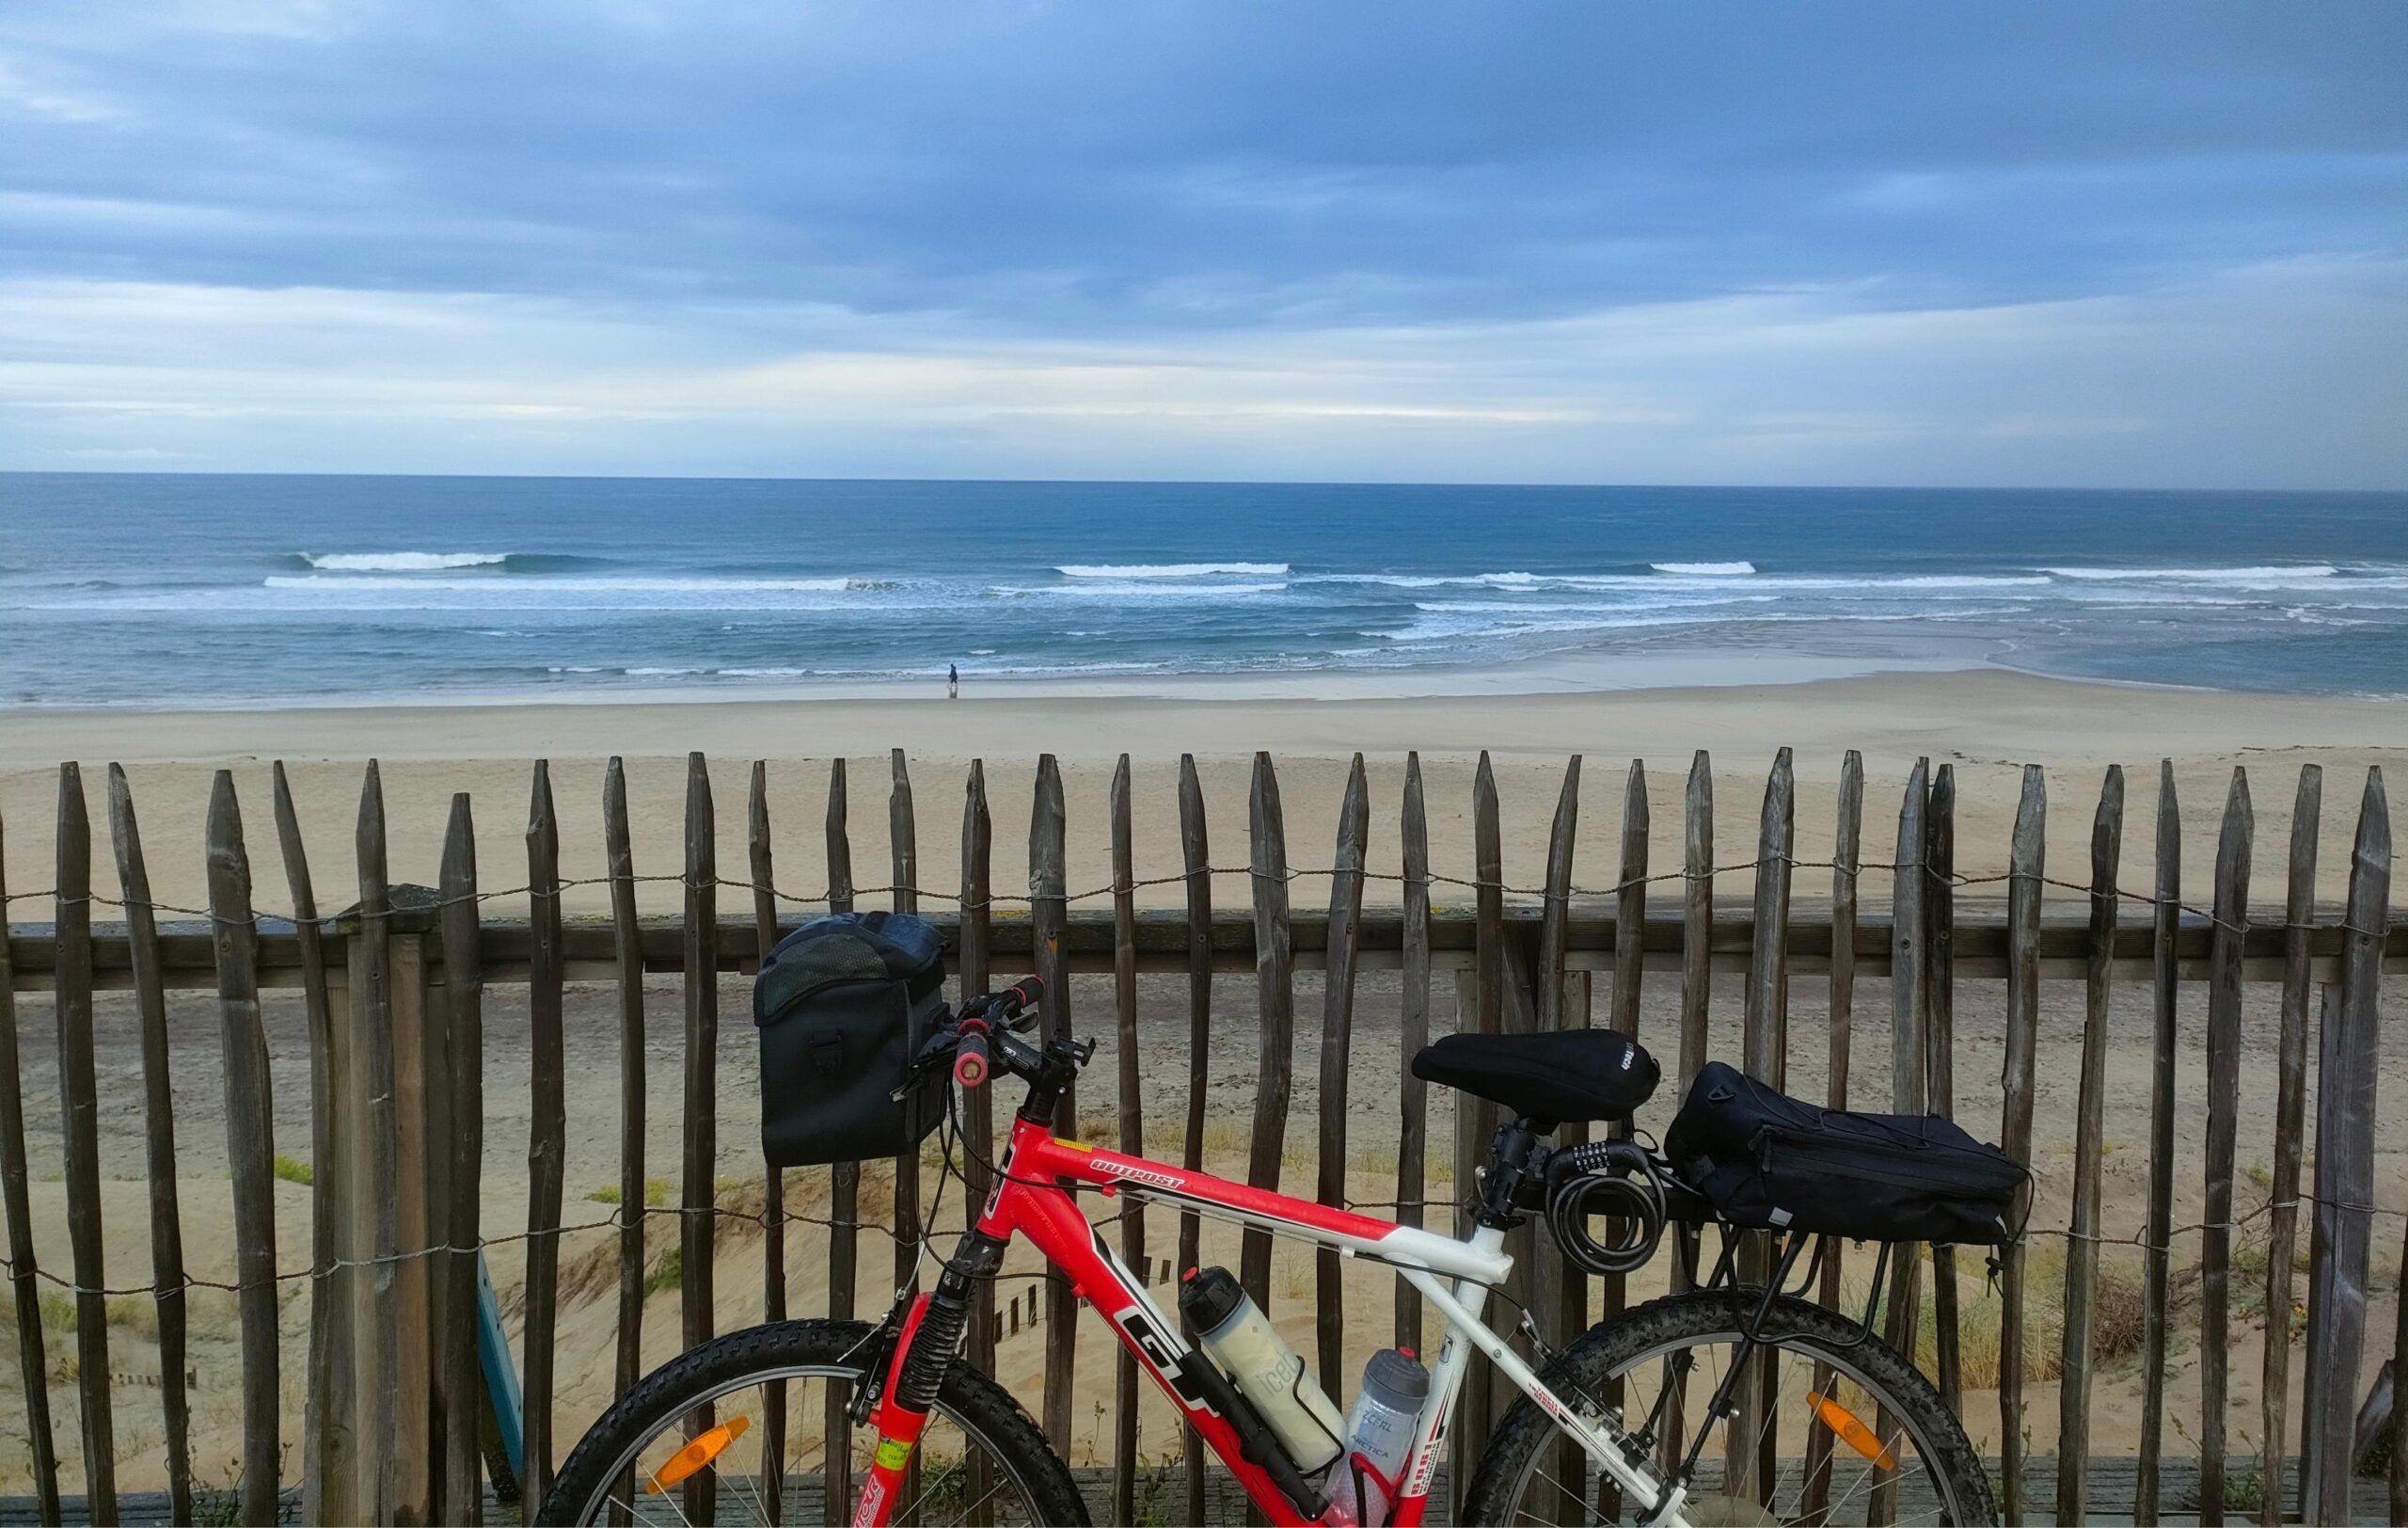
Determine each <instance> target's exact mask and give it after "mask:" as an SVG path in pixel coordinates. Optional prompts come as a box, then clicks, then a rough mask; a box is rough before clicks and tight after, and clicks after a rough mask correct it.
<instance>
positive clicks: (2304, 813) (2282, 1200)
mask: <svg viewBox="0 0 2408 1528" xmlns="http://www.w3.org/2000/svg"><path fill="white" fill-rule="evenodd" d="M2323 815H2324V771H2323V770H2322V769H2321V768H2320V767H2318V766H2317V765H2314V764H2304V765H2302V766H2301V767H2300V772H2299V793H2298V795H2297V796H2296V797H2295V798H2294V799H2293V801H2292V803H2291V853H2290V883H2289V887H2288V888H2287V889H2288V896H2287V898H2286V899H2285V903H2284V914H2283V1017H2282V1027H2281V1030H2280V1033H2279V1035H2278V1038H2277V1039H2276V1041H2275V1046H2274V1050H2275V1057H2276V1065H2275V1070H2276V1075H2277V1082H2276V1085H2275V1093H2274V1175H2273V1183H2271V1184H2269V1185H2268V1186H2267V1200H2268V1202H2269V1203H2270V1205H2271V1206H2272V1207H2271V1209H2270V1210H2269V1211H2268V1213H2267V1217H2266V1313H2267V1320H2266V1350H2265V1364H2264V1370H2263V1377H2262V1379H2261V1381H2260V1383H2261V1386H2262V1390H2263V1404H2264V1418H2263V1425H2261V1426H2260V1427H2259V1429H2258V1438H2259V1440H2260V1442H2259V1450H2258V1454H2259V1458H2260V1459H2261V1461H2262V1463H2261V1466H2260V1470H2259V1478H2260V1479H2261V1480H2262V1481H2263V1482H2264V1486H2263V1494H2264V1498H2265V1500H2264V1501H2263V1502H2262V1503H2261V1504H2260V1505H2259V1507H2258V1511H2257V1520H2258V1522H2259V1524H2260V1525H2261V1528H2281V1525H2282V1521H2283V1504H2284V1503H2286V1502H2288V1501H2289V1499H2290V1497H2289V1492H2288V1490H2287V1488H2286V1482H2285V1480H2284V1472H2285V1466H2286V1465H2287V1464H2288V1462H2289V1456H2290V1447H2289V1437H2290V1426H2289V1409H2290V1377H2291V1365H2290V1354H2291V1324H2290V1315H2289V1313H2290V1309H2291V1287H2292V1272H2293V1270H2292V1267H2291V1257H2292V1254H2293V1251H2294V1249H2296V1248H2297V1247H2298V1245H2299V1163H2300V1152H2301V1149H2302V1147H2303V1146H2304V1144H2305V1142H2304V1140H2303V1139H2302V1137H2303V1136H2304V1134H2305V1128H2306V1122H2307V1003H2308V995H2309V992H2308V981H2309V979H2308V954H2309V950H2308V945H2309V940H2310V938H2311V937H2312V935H2313V933H2314V925H2315V922H2316V845H2317V832H2318V829H2319V828H2320V827H2321V825H2322V820H2323ZM2395 1372H2396V1371H2395ZM2393 1414H2394V1415H2395V1416H2399V1415H2408V1412H2403V1411H2400V1410H2399V1409H2395V1410H2394V1413H2393Z"/></svg>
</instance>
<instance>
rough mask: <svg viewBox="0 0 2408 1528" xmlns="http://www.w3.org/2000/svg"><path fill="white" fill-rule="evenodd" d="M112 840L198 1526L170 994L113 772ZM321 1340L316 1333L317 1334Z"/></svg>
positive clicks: (181, 1437)
mask: <svg viewBox="0 0 2408 1528" xmlns="http://www.w3.org/2000/svg"><path fill="white" fill-rule="evenodd" d="M109 839H110V842H111V843H112V844H113V845H114V846H115V848H116V850H117V880H118V886H119V895H121V896H122V897H123V898H124V899H125V942H126V952H127V954H128V956H129V957H130V958H131V961H132V963H133V967H134V1000H135V1016H136V1020H137V1023H138V1026H139V1028H140V1031H141V1043H142V1105H143V1108H142V1112H143V1127H144V1128H143V1139H144V1144H145V1146H146V1147H147V1152H146V1155H145V1164H146V1166H147V1167H148V1168H149V1170H150V1281H151V1286H152V1287H151V1301H152V1310H153V1311H154V1312H155V1313H156V1315H157V1318H158V1323H159V1409H160V1420H161V1422H162V1424H163V1425H164V1427H165V1432H166V1436H165V1437H164V1438H163V1439H162V1440H161V1441H162V1443H163V1445H164V1446H165V1448H166V1456H167V1507H168V1515H169V1516H170V1517H171V1518H172V1519H173V1520H175V1521H177V1522H190V1521H191V1520H192V1409H191V1406H190V1404H189V1401H188V1399H187V1397H186V1394H185V1390H184V1324H185V1323H184V1316H185V1312H186V1309H187V1306H186V1301H185V1295H184V1240H183V1214H182V1207H181V1205H180V1204H179V1203H178V1200H177V1194H176V1103H175V1088H174V1075H173V1073H172V1070H171V1063H170V1061H169V1058H168V1051H167V994H166V988H165V987H164V986H163V985H162V983H161V980H160V971H159V925H158V918H157V916H156V915H155V913H154V912H153V910H152V908H151V906H150V867H149V866H148V865H146V864H145V863H144V860H143V855H142V830H141V828H140V826H139V825H138V824H137V823H136V821H135V816H134V790H133V788H132V787H131V786H130V785H128V784H127V782H126V778H125V771H124V770H122V769H120V768H119V767H118V766H117V765H115V764H112V765H110V766H109ZM313 1335H314V1332H313Z"/></svg>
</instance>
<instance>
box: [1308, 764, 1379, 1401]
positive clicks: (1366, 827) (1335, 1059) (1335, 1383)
mask: <svg viewBox="0 0 2408 1528" xmlns="http://www.w3.org/2000/svg"><path fill="white" fill-rule="evenodd" d="M1370 831H1371V803H1370V786H1369V785H1368V784H1367V783H1366V781H1365V780H1364V777H1363V756H1362V755H1360V754H1357V755H1355V763H1354V767H1353V768H1352V769H1350V770H1348V771H1347V773H1346V796H1345V799H1344V801H1342V802H1341V803H1340V804H1339V808H1338V844H1337V848H1336V849H1335V851H1334V852H1333V857H1332V859H1331V861H1330V863H1331V866H1332V867H1333V868H1332V872H1331V875H1330V878H1329V937H1328V949H1327V963H1326V965H1325V967H1324V969H1323V981H1322V1011H1321V1015H1322V1016H1321V1109H1320V1113H1321V1152H1320V1155H1321V1163H1320V1167H1321V1181H1320V1184H1319V1186H1318V1187H1319V1192H1320V1196H1321V1202H1323V1204H1332V1205H1340V1206H1342V1205H1344V1204H1345V1202H1346V1105H1347V1082H1348V1080H1349V1077H1350V1075H1351V1069H1352V1066H1353V1062H1354V1041H1355V960H1356V957H1357V955H1358V953H1359V952H1360V949H1361V946H1362V936H1363V864H1364V854H1365V843H1366V840H1367V839H1368V838H1369V837H1370ZM1313 1298H1314V1305H1315V1310H1314V1314H1313V1322H1314V1334H1315V1336H1316V1338H1317V1339H1318V1347H1319V1353H1318V1356H1319V1359H1320V1361H1321V1383H1322V1389H1323V1391H1324V1392H1326V1393H1330V1394H1332V1395H1342V1394H1344V1393H1346V1375H1345V1373H1344V1368H1345V1349H1346V1286H1345V1283H1344V1274H1343V1272H1342V1270H1341V1268H1340V1266H1339V1256H1338V1249H1336V1248H1323V1249H1321V1251H1320V1252H1319V1254H1318V1255H1317V1257H1316V1259H1315V1267H1314V1270H1313Z"/></svg>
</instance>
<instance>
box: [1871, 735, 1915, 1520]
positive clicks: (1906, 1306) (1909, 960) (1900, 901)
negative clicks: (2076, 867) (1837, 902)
mask: <svg viewBox="0 0 2408 1528" xmlns="http://www.w3.org/2000/svg"><path fill="white" fill-rule="evenodd" d="M1930 804H1931V766H1930V761H1929V760H1927V759H1917V760H1916V761H1915V767H1914V768H1913V770H1911V771H1910V772H1909V773H1908V775H1907V788H1906V790H1905V793H1904V794H1903V795H1902V796H1901V797H1900V798H1899V802H1898V837H1897V844H1896V850H1895V853H1894V855H1893V861H1892V874H1891V894H1890V895H1891V903H1892V912H1893V917H1892V923H1891V931H1890V939H1891V954H1890V1108H1891V1110H1892V1112H1893V1113H1898V1114H1920V1113H1922V1112H1923V1100H1924V1083H1925V1076H1926V1073H1925V1061H1924V1051H1923V1020H1924V1012H1923V1006H1924V998H1925V989H1924V974H1923V965H1924V955H1925V942H1926V940H1927V939H1928V938H1929V935H1930V928H1929V926H1928V924H1927V923H1926V921H1925V916H1924V891H1925V868H1924V859H1923V856H1924V815H1925V812H1926V811H1927V810H1928V809H1929V807H1930ZM1892 1253H1893V1255H1892V1257H1891V1260H1890V1262H1891V1269H1890V1307H1889V1317H1888V1320H1887V1321H1886V1322H1885V1323H1884V1325H1883V1328H1882V1336H1883V1337H1884V1338H1885V1339H1886V1340H1887V1341H1888V1342H1889V1344H1890V1345H1891V1346H1892V1347H1895V1348H1900V1349H1902V1350H1904V1349H1909V1348H1910V1347H1911V1345H1912V1344H1913V1342H1914V1337H1915V1333H1916V1331H1917V1330H1918V1329H1919V1327H1920V1318H1921V1310H1920V1300H1921V1294H1922V1286H1921V1278H1920V1276H1921V1273H1922V1260H1921V1258H1920V1257H1919V1256H1918V1254H1917V1251H1916V1249H1915V1248H1913V1247H1911V1246H1901V1247H1897V1248H1893V1249H1892ZM1892 1426H1893V1419H1892V1418H1890V1417H1889V1416H1888V1414H1887V1413H1886V1412H1885V1413H1884V1414H1883V1415H1881V1416H1880V1417H1879V1418H1877V1420H1876V1421H1875V1424H1874V1427H1875V1430H1876V1431H1877V1433H1880V1434H1882V1435H1884V1436H1886V1435H1887V1434H1888V1432H1889V1431H1890V1429H1891V1427H1892ZM1867 1515H1868V1517H1869V1518H1870V1520H1872V1521H1874V1522H1877V1523H1889V1522H1895V1521H1896V1520H1897V1516H1898V1493H1897V1487H1896V1485H1895V1483H1894V1479H1892V1480H1884V1481H1882V1482H1880V1483H1878V1484H1877V1485H1876V1486H1875V1487H1874V1488H1873V1497H1872V1501H1871V1502H1870V1504H1868V1509H1867Z"/></svg>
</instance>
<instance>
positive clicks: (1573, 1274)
mask: <svg viewBox="0 0 2408 1528" xmlns="http://www.w3.org/2000/svg"><path fill="white" fill-rule="evenodd" d="M1579 824H1580V756H1579V755H1577V754H1575V755H1573V756H1571V757H1570V758H1569V759H1567V760H1566V761H1565V763H1564V766H1563V784H1562V787H1561V788H1560V789H1559V790H1558V792H1557V794H1556V800H1555V820H1554V822H1553V824H1552V825H1551V826H1550V827H1549V829H1548V831H1547V840H1546V878H1545V882H1544V883H1543V884H1542V888H1541V891H1540V894H1539V895H1540V899H1541V900H1540V906H1541V908H1542V910H1543V911H1542V912H1541V915H1540V918H1539V938H1538V950H1537V959H1536V960H1535V962H1533V965H1534V967H1535V969H1534V970H1533V971H1532V973H1531V978H1532V981H1533V984H1534V986H1535V989H1536V993H1537V996H1536V1001H1535V1003H1534V1005H1533V1007H1534V1010H1535V1019H1536V1024H1537V1027H1539V1028H1541V1029H1585V1028H1587V1027H1589V1004H1588V993H1587V991H1586V990H1585V989H1586V982H1585V980H1582V979H1581V978H1580V976H1579V974H1576V973H1571V972H1567V971H1566V970H1565V969H1564V953H1565V947H1566V941H1567V935H1566V933H1565V928H1564V924H1565V917H1566V914H1567V911H1568V909H1569V907H1570V904H1571V900H1572V863H1573V852H1574V841H1575V839H1576V837H1577V836H1578V833H1579ZM1615 974H1616V976H1617V978H1619V976H1620V974H1621V967H1620V966H1619V965H1617V966H1616V967H1615ZM1576 983H1577V984H1578V985H1580V986H1581V987H1582V989H1583V990H1582V991H1581V992H1580V993H1579V995H1578V999H1579V1011H1578V1012H1577V1013H1575V1012H1574V1011H1573V1001H1574V994H1573V991H1572V988H1573V986H1574V985H1575V984H1576ZM1587 1138H1588V1126H1587V1125H1586V1124H1585V1123H1583V1122H1578V1121H1567V1122H1564V1123H1563V1124H1561V1125H1560V1126H1558V1127H1557V1129H1556V1132H1555V1140H1556V1143H1557V1144H1558V1145H1560V1146H1571V1145H1576V1144H1578V1143H1579V1142H1581V1141H1584V1140H1586V1139H1587ZM1620 1282H1621V1281H1620V1280H1618V1279H1608V1280H1607V1281H1606V1300H1607V1308H1608V1313H1611V1312H1612V1311H1614V1310H1617V1309H1619V1308H1620V1304H1621V1295H1622V1291H1621V1290H1620V1289H1619V1288H1617V1287H1615V1286H1616V1285H1618V1284H1619V1283H1620ZM1531 1293H1532V1302H1531V1303H1532V1314H1533V1318H1534V1319H1535V1320H1536V1321H1537V1322H1538V1323H1539V1330H1540V1334H1541V1335H1542V1337H1544V1339H1545V1341H1546V1343H1547V1344H1548V1345H1549V1346H1552V1347H1560V1346H1561V1345H1563V1344H1565V1343H1567V1342H1569V1341H1571V1340H1572V1338H1573V1337H1575V1336H1576V1335H1578V1334H1579V1333H1580V1332H1581V1331H1582V1330H1583V1329H1586V1328H1587V1327H1588V1325H1589V1321H1588V1314H1589V1281H1588V1277H1587V1276H1586V1275H1585V1274H1583V1273H1582V1272H1581V1271H1580V1270H1579V1269H1578V1268H1577V1267H1575V1266H1574V1265H1572V1263H1571V1261H1570V1260H1569V1259H1566V1258H1559V1257H1554V1256H1545V1257H1541V1258H1538V1259H1536V1260H1535V1261H1534V1262H1533V1265H1532V1267H1531ZM1621 1391H1622V1386H1621V1384H1620V1383H1619V1381H1609V1382H1608V1385H1607V1388H1606V1391H1605V1393H1602V1394H1601V1395H1600V1396H1599V1397H1598V1398H1599V1399H1600V1400H1602V1401H1604V1402H1605V1404H1607V1405H1608V1406H1614V1405H1619V1404H1620V1402H1621V1399H1622V1396H1621ZM1580 1465H1581V1453H1580V1450H1579V1448H1578V1445H1576V1444H1573V1443H1571V1442H1569V1441H1568V1440H1567V1441H1565V1442H1563V1443H1560V1444H1559V1445H1558V1447H1557V1448H1556V1450H1555V1453H1554V1458H1553V1459H1552V1461H1551V1462H1549V1463H1548V1464H1546V1465H1545V1466H1544V1467H1543V1468H1545V1470H1546V1471H1547V1472H1548V1473H1549V1475H1550V1476H1551V1478H1553V1479H1555V1480H1560V1481H1570V1480H1577V1479H1578V1478H1580ZM1529 1505H1530V1506H1531V1507H1532V1508H1534V1509H1535V1510H1536V1512H1537V1513H1538V1514H1539V1515H1540V1517H1541V1519H1542V1520H1544V1521H1547V1522H1577V1521H1579V1520H1580V1513H1581V1502H1580V1499H1579V1498H1578V1497H1577V1495H1576V1494H1575V1493H1573V1492H1570V1491H1558V1492H1556V1493H1555V1495H1554V1496H1553V1498H1552V1499H1549V1498H1547V1497H1545V1496H1544V1495H1542V1496H1540V1497H1538V1498H1535V1499H1533V1501H1532V1502H1531V1503H1530V1504H1529Z"/></svg>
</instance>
